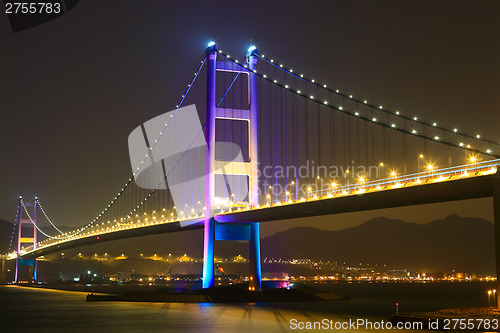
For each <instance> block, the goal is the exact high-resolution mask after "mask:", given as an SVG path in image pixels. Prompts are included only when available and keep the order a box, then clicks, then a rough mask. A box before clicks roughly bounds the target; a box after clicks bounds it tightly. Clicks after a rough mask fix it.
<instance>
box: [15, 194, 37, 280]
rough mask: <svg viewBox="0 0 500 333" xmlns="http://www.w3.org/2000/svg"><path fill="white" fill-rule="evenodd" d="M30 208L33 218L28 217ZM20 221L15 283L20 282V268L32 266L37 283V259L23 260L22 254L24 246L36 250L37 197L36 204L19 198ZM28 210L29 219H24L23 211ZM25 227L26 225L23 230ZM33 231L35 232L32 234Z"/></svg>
mask: <svg viewBox="0 0 500 333" xmlns="http://www.w3.org/2000/svg"><path fill="white" fill-rule="evenodd" d="M28 208H32V213H31V216H30V215H28V214H29V212H28V210H27V209H28ZM17 209H18V212H17V216H18V220H17V222H18V223H17V227H18V237H17V257H16V277H15V283H18V282H19V272H20V266H31V268H32V269H33V280H32V281H33V283H37V276H36V273H37V272H36V270H37V267H36V258H34V259H21V256H22V255H23V253H22V252H21V249H22V247H23V246H33V250H35V249H36V239H37V237H36V224H37V218H38V198H37V197H35V202H34V203H24V202H23V198H22V197H19V206H18V208H17ZM24 209H26V215H28V219H24V218H23V210H24ZM23 225H26V226H27V227H25V228H24V229H23ZM31 230H33V232H32V233H31Z"/></svg>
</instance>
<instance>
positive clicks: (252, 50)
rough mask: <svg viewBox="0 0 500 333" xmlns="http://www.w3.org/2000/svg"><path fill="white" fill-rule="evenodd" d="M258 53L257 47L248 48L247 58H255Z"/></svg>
mask: <svg viewBox="0 0 500 333" xmlns="http://www.w3.org/2000/svg"><path fill="white" fill-rule="evenodd" d="M257 53H258V51H257V47H256V46H254V45H252V46H250V47H249V48H248V51H247V57H250V56H253V55H256V54H257Z"/></svg>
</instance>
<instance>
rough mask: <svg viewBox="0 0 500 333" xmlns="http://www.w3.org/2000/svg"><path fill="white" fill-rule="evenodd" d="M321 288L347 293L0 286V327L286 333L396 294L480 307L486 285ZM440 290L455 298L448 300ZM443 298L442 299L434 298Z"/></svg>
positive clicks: (419, 306) (412, 306)
mask: <svg viewBox="0 0 500 333" xmlns="http://www.w3.org/2000/svg"><path fill="white" fill-rule="evenodd" d="M319 287H320V288H322V289H325V290H332V291H337V292H338V291H339V290H342V291H344V293H347V294H348V296H351V297H353V298H351V299H349V300H344V301H334V302H289V303H280V302H276V303H242V304H212V303H201V304H196V303H128V302H86V301H85V296H86V294H87V293H85V292H67V291H57V290H48V289H38V288H37V289H34V288H26V287H17V286H0V304H1V308H0V317H1V318H2V319H1V322H0V328H1V331H2V332H27V331H28V332H31V331H33V330H36V331H37V332H58V331H65V332H67V331H71V332H73V331H74V332H148V331H151V332H158V331H160V332H238V333H240V332H241V333H243V332H259V331H261V332H291V331H293V330H291V329H290V320H291V319H293V318H295V319H297V320H299V321H321V320H322V319H324V318H327V319H329V320H334V321H346V320H349V318H352V319H357V318H367V319H371V320H382V319H383V320H387V318H388V316H389V315H390V314H391V313H392V312H394V311H393V310H394V303H393V301H394V297H395V295H396V297H400V298H401V297H403V296H402V295H404V297H403V299H404V302H406V304H407V305H406V306H407V311H417V310H433V309H435V308H436V307H437V308H439V307H443V306H444V307H453V304H456V306H464V305H463V304H466V305H467V304H470V306H481V305H485V304H477V303H478V302H479V303H481V302H483V298H484V297H483V295H478V293H480V294H482V290H483V289H487V287H488V286H486V285H483V284H467V285H466V284H462V285H460V284H455V285H450V284H443V285H437V284H436V285H433V286H431V287H430V288H427V287H426V286H418V285H413V286H411V285H378V286H377V285H375V286H373V285H372V286H370V285H368V284H360V285H358V286H356V285H350V286H347V285H346V286H343V285H339V284H337V285H334V286H328V285H326V286H325V285H323V286H319ZM401 293H403V294H401ZM440 293H441V294H440ZM426 294H427V295H426ZM398 295H399V296H398ZM446 295H449V296H450V297H451V296H453V297H452V298H449V299H448V300H446V297H445V296H446ZM443 297H444V300H443V301H442V302H441V303H440V304H439V302H438V303H436V302H437V300H439V299H443ZM460 299H461V301H458V300H460ZM425 300H427V302H426V301H425ZM457 302H458V303H460V304H458V303H457ZM425 303H427V305H426V304H425ZM295 331H296V330H295ZM356 332H363V331H362V330H358V331H356ZM378 332H381V331H378Z"/></svg>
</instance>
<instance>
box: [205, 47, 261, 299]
mask: <svg viewBox="0 0 500 333" xmlns="http://www.w3.org/2000/svg"><path fill="white" fill-rule="evenodd" d="M246 56H247V65H248V69H247V68H244V67H242V66H239V65H238V64H235V63H232V62H222V61H217V46H216V45H215V43H214V42H211V43H209V44H208V48H207V65H208V67H207V68H208V69H207V110H206V111H207V113H206V115H207V116H206V121H207V125H206V126H207V127H206V139H207V144H208V154H207V159H206V162H205V170H206V175H207V176H206V178H205V217H206V219H205V222H204V224H205V225H204V247H203V283H202V286H203V288H210V287H212V286H213V283H214V242H215V241H216V240H238V241H248V242H249V245H250V278H249V289H250V290H252V291H260V290H261V265H260V235H259V224H258V223H230V222H229V223H227V222H226V223H219V222H218V221H216V220H215V219H214V218H212V216H214V198H215V174H217V173H218V172H220V171H219V170H220V169H221V168H218V165H219V164H218V162H219V161H217V160H216V158H215V123H216V122H215V120H216V119H231V120H235V121H245V122H247V123H248V136H249V138H248V143H249V161H248V162H243V161H240V162H229V163H227V162H225V165H226V166H227V168H225V169H226V170H230V171H225V174H231V175H235V176H241V177H248V189H249V193H248V201H249V204H250V205H251V206H257V205H258V204H259V186H258V181H259V180H258V161H259V155H258V154H259V152H258V143H257V133H258V132H257V77H256V75H255V74H253V71H254V70H255V68H256V65H257V49H256V48H255V47H254V46H252V47H250V48H249V49H248V53H247V55H246ZM218 71H225V72H233V73H236V74H237V75H246V76H247V79H248V105H249V108H248V109H232V108H219V107H217V104H216V79H217V72H218ZM212 170H215V171H214V172H212Z"/></svg>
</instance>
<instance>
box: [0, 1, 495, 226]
mask: <svg viewBox="0 0 500 333" xmlns="http://www.w3.org/2000/svg"><path fill="white" fill-rule="evenodd" d="M210 40H215V41H216V42H217V44H218V45H219V47H220V48H221V49H223V50H224V51H226V52H227V53H229V54H231V55H233V56H237V57H239V58H240V59H243V58H244V54H245V52H246V50H247V48H248V46H249V45H251V44H255V45H256V46H257V47H258V48H259V50H260V52H261V53H263V54H265V55H266V56H272V57H275V58H276V59H280V61H282V62H283V63H285V64H288V65H290V66H293V67H294V68H297V69H300V70H301V71H302V72H303V73H305V74H309V76H313V77H315V78H316V79H317V81H318V82H324V83H327V84H328V85H329V86H333V87H338V88H339V89H341V90H343V91H348V92H351V93H353V94H354V95H355V96H361V98H366V99H368V100H370V101H373V102H374V103H375V104H377V105H378V104H381V105H384V106H387V108H388V109H395V108H396V107H397V108H399V109H401V110H402V111H403V112H405V113H406V114H412V115H418V116H419V118H420V119H422V120H426V121H429V122H432V121H439V123H440V125H443V126H445V127H449V128H452V127H454V126H458V127H459V128H460V129H461V130H463V131H464V132H469V133H473V134H476V133H480V134H481V135H483V136H484V137H489V138H492V139H494V140H496V141H498V142H500V130H499V125H500V2H499V1H477V0H473V1H324V2H323V1H295V2H292V1H286V2H272V3H270V1H266V2H264V1H263V2H259V1H227V2H221V1H138V0H137V1H116V0H114V1H85V0H82V1H81V2H80V3H79V4H78V5H77V6H76V7H75V8H74V9H73V10H71V11H70V12H68V13H67V14H65V15H63V16H61V17H60V18H58V19H55V20H53V21H50V22H48V23H46V24H43V25H40V26H38V27H34V28H31V29H28V30H24V31H21V32H17V33H13V32H12V31H11V30H10V26H9V24H8V20H7V17H6V16H5V15H4V14H1V15H0V82H1V83H0V84H1V86H0V94H1V95H0V110H1V111H0V112H1V113H0V115H1V119H0V126H1V127H0V151H1V155H0V156H1V158H0V175H1V179H0V184H1V191H0V219H5V220H8V221H13V219H14V216H15V212H16V208H17V197H18V196H19V195H20V194H21V195H23V196H24V197H25V198H26V199H25V201H30V198H32V197H33V196H34V195H35V194H37V195H38V196H39V197H40V200H41V202H42V203H43V204H44V207H45V208H46V210H47V212H48V213H49V215H50V217H51V218H52V220H53V221H54V222H55V223H56V224H58V225H74V226H78V225H83V224H86V223H88V222H89V221H90V220H92V219H93V218H94V217H95V216H96V215H97V214H98V213H99V212H100V211H101V210H102V209H103V208H104V206H106V205H107V203H108V202H109V200H110V199H111V198H112V197H114V195H115V194H116V192H117V191H118V190H119V189H120V188H122V187H123V185H124V184H125V182H126V180H127V179H128V178H129V177H130V175H131V170H130V161H129V155H128V147H127V138H128V135H129V133H130V132H131V131H132V130H133V129H134V128H135V127H137V126H138V125H139V124H141V123H143V122H144V121H146V120H148V119H150V118H153V117H155V116H157V115H159V114H162V113H164V112H167V111H170V110H172V109H174V107H175V105H176V104H177V102H178V100H179V97H180V95H181V94H182V93H183V92H184V89H185V87H186V85H187V83H188V82H189V80H190V79H191V78H192V76H193V72H194V71H195V70H196V68H197V67H198V65H199V62H200V60H201V59H202V58H203V56H204V52H205V47H206V45H207V43H208V42H209V41H210ZM497 148H498V147H497ZM497 153H498V152H497ZM424 207H425V209H423V208H422V206H420V207H410V208H399V209H390V210H382V211H373V212H365V213H356V214H349V215H346V214H344V215H338V216H335V217H318V218H312V219H308V220H297V221H282V222H278V223H269V224H265V225H263V232H262V233H263V235H267V234H269V233H272V232H275V231H277V230H282V229H286V228H289V227H291V226H296V225H305V224H307V225H313V226H316V227H320V228H324V229H338V228H342V227H346V226H353V225H356V224H359V223H361V222H363V221H365V220H366V219H368V218H370V217H374V216H380V215H383V216H389V217H396V218H401V219H404V220H406V221H410V222H419V223H426V222H429V221H430V220H431V219H434V218H442V217H444V216H446V215H448V214H451V213H458V214H460V215H465V216H477V217H484V218H487V219H489V220H490V221H491V220H492V216H493V212H492V203H491V200H489V199H481V200H473V201H464V202H455V203H446V204H439V205H426V206H424Z"/></svg>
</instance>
